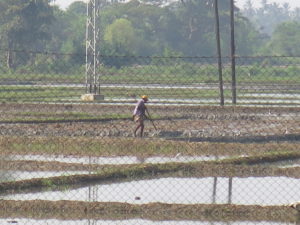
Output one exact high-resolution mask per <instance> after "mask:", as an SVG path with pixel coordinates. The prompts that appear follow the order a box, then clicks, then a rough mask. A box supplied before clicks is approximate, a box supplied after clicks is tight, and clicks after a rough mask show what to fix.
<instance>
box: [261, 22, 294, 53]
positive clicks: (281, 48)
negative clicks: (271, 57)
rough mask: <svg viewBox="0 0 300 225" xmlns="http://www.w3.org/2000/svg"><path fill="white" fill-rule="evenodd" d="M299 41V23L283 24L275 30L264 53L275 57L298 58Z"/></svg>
mask: <svg viewBox="0 0 300 225" xmlns="http://www.w3.org/2000/svg"><path fill="white" fill-rule="evenodd" d="M299 41H300V23H299V22H285V23H282V24H280V25H279V26H278V27H277V28H276V29H275V31H274V34H273V37H272V39H271V41H270V43H269V44H268V47H267V50H266V51H268V52H269V53H270V54H275V55H286V56H299V55H300V46H299Z"/></svg>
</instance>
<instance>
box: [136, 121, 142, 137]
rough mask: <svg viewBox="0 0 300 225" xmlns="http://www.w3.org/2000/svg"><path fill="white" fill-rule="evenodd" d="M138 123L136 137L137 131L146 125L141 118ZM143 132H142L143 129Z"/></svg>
mask: <svg viewBox="0 0 300 225" xmlns="http://www.w3.org/2000/svg"><path fill="white" fill-rule="evenodd" d="M137 123H138V125H137V127H136V128H135V130H134V137H136V132H137V131H138V130H139V129H140V128H141V129H142V126H144V124H143V121H142V120H141V119H139V120H137ZM141 132H142V131H141Z"/></svg>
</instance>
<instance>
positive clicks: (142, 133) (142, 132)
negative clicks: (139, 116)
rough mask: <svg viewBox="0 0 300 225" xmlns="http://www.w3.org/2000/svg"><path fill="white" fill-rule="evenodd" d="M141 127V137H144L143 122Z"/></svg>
mask: <svg viewBox="0 0 300 225" xmlns="http://www.w3.org/2000/svg"><path fill="white" fill-rule="evenodd" d="M140 127H141V137H143V135H144V127H145V126H144V122H143V121H142V122H141V124H140Z"/></svg>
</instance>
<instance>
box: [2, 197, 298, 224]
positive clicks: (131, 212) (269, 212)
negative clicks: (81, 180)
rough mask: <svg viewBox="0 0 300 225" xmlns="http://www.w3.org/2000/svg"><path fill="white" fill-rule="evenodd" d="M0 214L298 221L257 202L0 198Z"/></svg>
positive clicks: (291, 213)
mask: <svg viewBox="0 0 300 225" xmlns="http://www.w3.org/2000/svg"><path fill="white" fill-rule="evenodd" d="M0 211H1V214H0V217H2V218H7V217H13V218H19V217H22V218H32V219H54V218H55V219H62V220H79V219H97V220H107V219H109V220H128V219H134V218H139V219H148V220H160V221H162V220H173V221H174V220H193V221H273V222H290V223H294V222H297V221H299V211H298V210H297V209H296V207H292V206H258V205H228V204H217V205H211V204H194V205H184V204H164V203H150V204H140V205H133V204H128V203H117V202H81V201H43V200H33V201H12V200H2V201H0Z"/></svg>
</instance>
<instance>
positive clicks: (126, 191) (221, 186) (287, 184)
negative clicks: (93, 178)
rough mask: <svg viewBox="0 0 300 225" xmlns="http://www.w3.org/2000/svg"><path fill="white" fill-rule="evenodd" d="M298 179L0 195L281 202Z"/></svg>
mask: <svg viewBox="0 0 300 225" xmlns="http://www.w3.org/2000/svg"><path fill="white" fill-rule="evenodd" d="M299 187H300V179H294V178H287V177H259V178H257V177H249V178H214V177H208V178H161V179H152V180H139V181H131V182H124V183H113V184H103V185H93V186H89V187H88V186H87V187H80V188H77V189H69V190H64V191H48V192H40V193H24V194H13V195H6V196H2V198H3V199H5V200H38V199H40V200H50V201H55V200H72V201H98V202H126V203H132V204H145V203H151V202H162V203H175V204H201V203H202V204H211V203H217V204H226V203H232V204H243V205H256V204H258V205H281V204H290V203H293V202H298V201H299V200H300V192H299V190H298V189H299Z"/></svg>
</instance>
